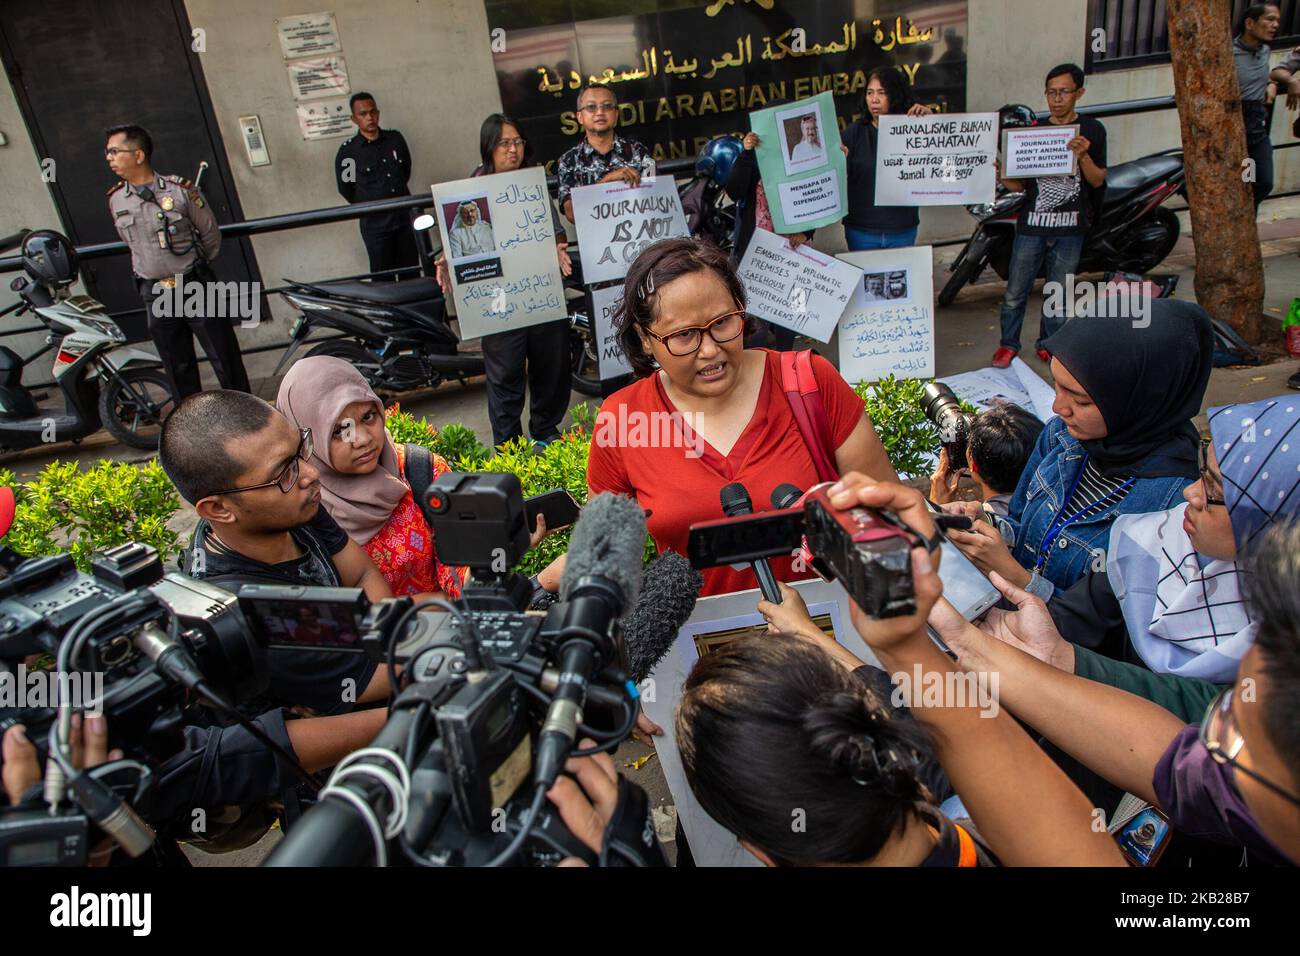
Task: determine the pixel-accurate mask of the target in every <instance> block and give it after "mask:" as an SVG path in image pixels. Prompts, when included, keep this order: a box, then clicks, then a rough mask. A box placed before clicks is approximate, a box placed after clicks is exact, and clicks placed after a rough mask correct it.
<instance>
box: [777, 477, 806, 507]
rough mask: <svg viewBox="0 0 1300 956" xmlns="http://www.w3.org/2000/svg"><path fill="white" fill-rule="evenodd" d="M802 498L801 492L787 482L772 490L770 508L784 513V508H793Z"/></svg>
mask: <svg viewBox="0 0 1300 956" xmlns="http://www.w3.org/2000/svg"><path fill="white" fill-rule="evenodd" d="M802 497H803V492H802V491H800V490H799V489H798V488H796V487H795V486H794V485H792V484H790V483H789V482H787V483H786V484H784V485H777V486H776V487H775V488H774V489H772V507H773V508H775V509H776V510H777V511H784V510H785V509H786V508H793V507H794V506H795V505H796V504H797V503H798V501H799V499H800V498H802Z"/></svg>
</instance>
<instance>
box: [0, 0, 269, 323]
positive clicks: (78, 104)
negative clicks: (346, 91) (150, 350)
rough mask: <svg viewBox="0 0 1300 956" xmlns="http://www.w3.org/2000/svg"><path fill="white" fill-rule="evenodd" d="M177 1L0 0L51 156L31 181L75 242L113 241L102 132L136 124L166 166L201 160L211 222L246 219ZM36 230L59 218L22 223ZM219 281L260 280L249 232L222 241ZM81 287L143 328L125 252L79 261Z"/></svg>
mask: <svg viewBox="0 0 1300 956" xmlns="http://www.w3.org/2000/svg"><path fill="white" fill-rule="evenodd" d="M191 42H192V41H191V28H190V23H189V19H188V17H187V16H186V14H185V7H184V3H183V2H182V0H5V2H4V3H3V4H0V56H3V61H4V66H5V71H6V72H7V73H8V75H9V80H10V83H11V85H12V86H13V89H14V93H15V95H16V96H17V98H18V104H19V107H20V108H21V109H22V112H23V118H24V119H25V121H26V123H27V128H28V130H29V131H30V132H31V136H32V140H33V142H34V144H35V147H36V150H37V153H38V155H39V156H41V157H42V159H45V158H49V159H53V160H54V163H55V165H54V180H53V182H50V183H48V184H47V183H43V182H42V181H41V177H40V170H39V169H35V170H33V172H32V188H33V189H41V188H48V189H49V190H50V191H51V194H52V196H53V198H54V203H55V205H56V207H57V208H58V210H59V216H60V218H61V219H62V220H63V222H62V226H61V229H62V231H64V232H65V233H67V235H68V237H69V238H70V239H71V240H72V241H73V243H74V244H75V245H78V246H84V245H90V244H93V243H100V242H115V241H117V239H118V235H117V232H116V231H115V230H114V229H113V224H112V222H111V220H110V219H109V215H108V200H107V197H106V193H107V191H108V189H109V187H110V186H112V185H113V183H114V182H115V179H114V177H113V174H112V172H111V171H110V170H109V168H108V164H107V163H106V162H105V160H104V135H103V131H104V130H105V129H106V128H107V127H109V126H113V125H116V124H118V123H127V122H130V123H139V124H140V125H141V126H143V127H145V128H146V129H148V130H149V132H150V133H151V134H152V136H153V140H154V153H153V165H154V168H155V169H156V170H157V171H158V172H159V173H161V174H164V175H166V174H175V175H178V176H184V177H186V178H187V179H193V178H194V175H195V172H196V171H197V170H198V168H199V163H200V162H201V161H203V160H206V161H207V163H208V168H207V170H206V171H205V172H204V174H203V179H202V181H201V182H200V184H199V185H200V188H201V189H202V190H203V194H204V195H205V196H206V197H207V199H208V202H209V203H210V204H211V206H212V209H213V211H214V212H215V213H216V216H217V221H218V222H220V223H223V224H224V223H229V222H236V221H239V220H242V219H243V218H244V217H243V211H242V210H241V209H240V207H239V199H238V196H237V195H236V193H235V186H234V180H233V178H232V177H231V175H230V169H229V168H228V166H227V163H226V151H225V147H224V145H223V144H222V139H221V133H220V131H219V130H218V128H217V123H216V118H215V117H214V115H213V112H212V102H211V101H210V100H209V98H208V93H207V85H206V83H205V81H204V79H203V70H202V66H201V63H200V61H201V58H202V54H200V53H195V52H193V51H192V50H191V49H190V47H191ZM16 225H23V226H27V227H30V228H33V229H40V228H50V227H52V226H55V225H56V224H55V223H21V224H16ZM214 266H215V269H216V272H217V274H218V276H219V277H220V278H221V279H223V280H238V281H258V280H259V273H258V270H257V262H256V260H255V259H254V258H253V251H252V249H251V248H250V246H249V243H248V240H247V239H240V240H229V239H227V240H225V241H223V242H222V246H221V254H220V255H219V256H218V257H217V259H216V262H215V263H214ZM81 274H82V279H83V280H84V281H85V283H86V287H87V291H88V292H89V293H90V294H91V295H93V296H95V298H97V299H99V300H100V301H101V302H103V303H104V305H105V306H106V307H107V308H108V310H109V312H112V313H123V312H133V313H134V314H133V315H128V316H124V317H123V318H122V319H121V320H120V321H121V323H122V326H123V330H124V331H125V332H126V333H127V335H128V336H130V337H131V339H132V340H140V339H143V338H147V337H148V333H147V330H146V328H145V323H144V312H143V307H142V306H141V303H140V296H139V294H138V292H137V291H136V287H135V282H134V280H133V279H132V278H131V264H130V257H129V256H127V255H125V254H123V255H120V256H111V257H108V258H103V259H92V260H87V261H84V262H83V263H82V268H81Z"/></svg>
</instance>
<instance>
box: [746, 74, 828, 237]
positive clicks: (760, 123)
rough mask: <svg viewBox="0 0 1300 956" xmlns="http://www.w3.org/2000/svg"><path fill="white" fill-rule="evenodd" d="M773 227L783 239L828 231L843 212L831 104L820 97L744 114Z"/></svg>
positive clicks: (824, 97)
mask: <svg viewBox="0 0 1300 956" xmlns="http://www.w3.org/2000/svg"><path fill="white" fill-rule="evenodd" d="M749 126H750V129H751V130H753V131H754V133H755V134H757V135H758V140H759V142H758V148H757V151H756V153H755V159H756V160H757V161H758V171H759V174H760V176H761V177H762V180H763V192H764V193H765V194H766V196H767V204H768V208H769V209H771V211H772V225H773V227H774V228H775V230H776V231H777V232H779V233H782V234H789V233H792V232H802V231H805V230H808V229H816V228H818V227H819V226H829V225H831V224H832V223H837V222H839V221H840V220H841V219H843V218H844V216H845V214H846V213H847V212H848V206H847V205H846V200H845V195H844V194H845V190H846V189H847V178H846V174H845V169H846V166H845V159H844V152H843V150H841V149H840V127H839V123H838V122H837V121H836V118H835V99H834V97H833V96H832V95H831V94H830V93H819V94H817V95H816V96H813V97H809V98H808V99H804V100H800V101H799V102H797V103H794V104H791V105H788V106H774V107H771V108H770V109H765V110H758V111H756V112H753V113H750V114H749Z"/></svg>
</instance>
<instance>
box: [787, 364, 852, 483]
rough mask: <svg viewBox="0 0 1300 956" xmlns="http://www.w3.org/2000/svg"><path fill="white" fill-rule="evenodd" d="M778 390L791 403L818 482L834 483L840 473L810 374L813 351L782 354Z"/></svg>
mask: <svg viewBox="0 0 1300 956" xmlns="http://www.w3.org/2000/svg"><path fill="white" fill-rule="evenodd" d="M781 387H782V389H784V391H785V396H786V398H787V399H788V400H789V402H790V411H791V412H793V413H794V420H795V423H796V424H798V426H799V433H800V435H802V436H803V442H804V444H805V445H807V446H808V453H809V454H810V455H811V456H812V460H813V466H814V467H815V468H816V469H817V478H818V480H819V481H835V480H836V479H838V478H839V476H840V475H839V470H838V469H837V468H836V467H835V458H834V453H833V451H832V449H831V428H830V420H829V418H828V417H827V414H826V405H825V403H824V402H823V401H822V393H821V388H820V387H819V386H818V384H817V377H816V376H815V375H814V374H813V367H812V349H803V350H801V351H799V352H782V353H781Z"/></svg>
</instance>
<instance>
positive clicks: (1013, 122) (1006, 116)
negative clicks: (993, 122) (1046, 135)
mask: <svg viewBox="0 0 1300 956" xmlns="http://www.w3.org/2000/svg"><path fill="white" fill-rule="evenodd" d="M1037 122H1038V120H1037V119H1036V118H1035V116H1034V111H1033V110H1031V109H1030V108H1029V107H1028V106H1025V105H1024V104H1023V103H1008V104H1007V105H1006V106H1004V107H1002V109H1000V110H998V126H999V128H1000V129H1024V128H1025V127H1027V126H1033V125H1034V124H1036V123H1037Z"/></svg>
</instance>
